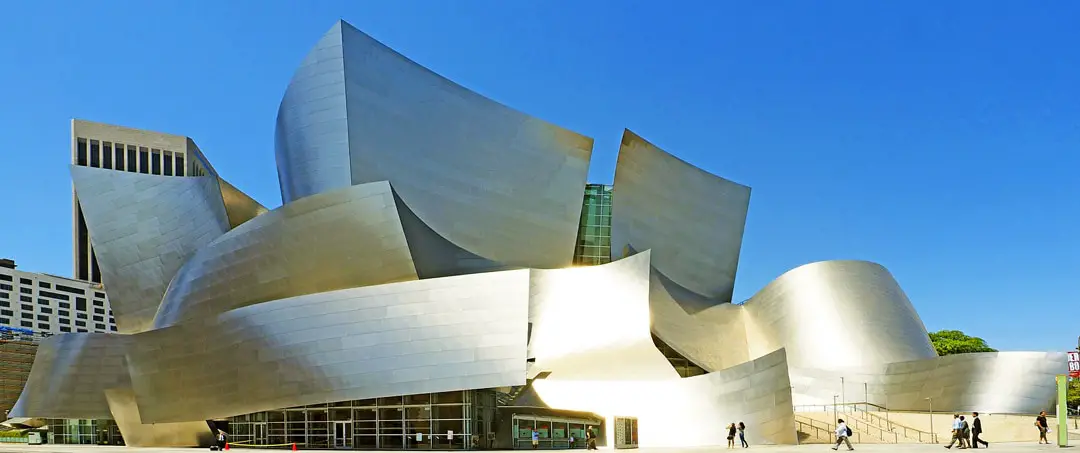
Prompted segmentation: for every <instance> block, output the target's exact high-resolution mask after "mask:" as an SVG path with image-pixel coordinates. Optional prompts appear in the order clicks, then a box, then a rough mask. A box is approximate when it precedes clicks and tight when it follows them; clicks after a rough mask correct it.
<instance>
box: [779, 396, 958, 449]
mask: <svg viewBox="0 0 1080 453" xmlns="http://www.w3.org/2000/svg"><path fill="white" fill-rule="evenodd" d="M829 408H831V406H829ZM835 409H836V412H835V413H836V415H837V416H839V418H843V419H844V420H845V421H846V422H847V425H848V427H849V428H851V441H852V442H855V443H874V444H911V443H934V444H936V443H937V440H938V436H937V435H936V434H935V435H931V434H930V433H928V432H926V431H922V430H919V429H915V428H912V427H910V426H906V425H903V424H900V423H896V422H893V421H890V420H889V419H888V418H887V417H882V416H881V415H879V414H877V413H876V412H886V413H887V412H888V411H887V410H886V409H885V408H884V407H881V406H877V405H874V404H866V403H847V404H844V405H842V406H840V405H838V407H837V408H835ZM829 412H831V411H825V413H827V414H828V413H829ZM830 415H831V414H830ZM795 428H796V431H797V433H798V436H799V442H800V443H832V442H835V440H836V439H835V437H834V435H833V432H834V430H835V429H836V425H835V424H834V423H827V422H823V421H821V420H816V419H814V418H812V417H808V416H805V415H799V414H798V413H796V414H795Z"/></svg>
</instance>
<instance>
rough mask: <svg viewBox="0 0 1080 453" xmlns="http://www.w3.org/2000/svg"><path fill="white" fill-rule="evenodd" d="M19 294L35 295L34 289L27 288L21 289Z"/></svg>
mask: <svg viewBox="0 0 1080 453" xmlns="http://www.w3.org/2000/svg"><path fill="white" fill-rule="evenodd" d="M19 292H20V293H23V294H34V288H27V287H25V286H23V287H21V288H19Z"/></svg>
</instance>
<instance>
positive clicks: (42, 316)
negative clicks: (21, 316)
mask: <svg viewBox="0 0 1080 453" xmlns="http://www.w3.org/2000/svg"><path fill="white" fill-rule="evenodd" d="M37 320H38V321H48V320H49V316H48V315H37Z"/></svg>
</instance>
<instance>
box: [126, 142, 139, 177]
mask: <svg viewBox="0 0 1080 453" xmlns="http://www.w3.org/2000/svg"><path fill="white" fill-rule="evenodd" d="M135 153H136V151H135V146H133V145H128V147H127V171H130V172H132V173H135V172H136V171H137V170H136V165H138V163H139V159H138V155H137V154H135Z"/></svg>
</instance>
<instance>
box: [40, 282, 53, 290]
mask: <svg viewBox="0 0 1080 453" xmlns="http://www.w3.org/2000/svg"><path fill="white" fill-rule="evenodd" d="M37 285H38V287H39V288H45V289H52V285H50V284H49V282H37Z"/></svg>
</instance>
